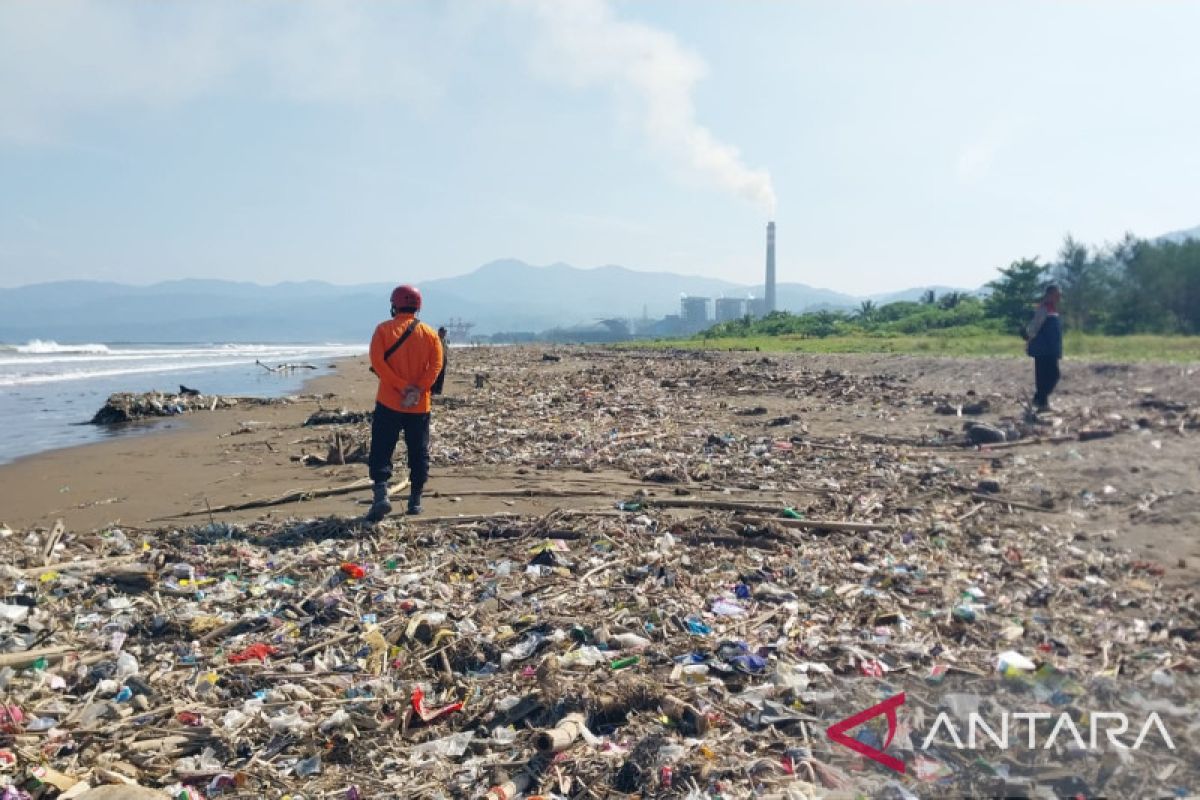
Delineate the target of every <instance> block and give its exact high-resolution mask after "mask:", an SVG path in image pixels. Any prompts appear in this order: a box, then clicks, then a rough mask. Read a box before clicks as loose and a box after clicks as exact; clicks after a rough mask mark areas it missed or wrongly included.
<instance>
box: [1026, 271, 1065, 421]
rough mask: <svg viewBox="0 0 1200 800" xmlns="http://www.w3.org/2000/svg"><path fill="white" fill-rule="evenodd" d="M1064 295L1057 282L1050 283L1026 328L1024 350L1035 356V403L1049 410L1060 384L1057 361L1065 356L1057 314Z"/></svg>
mask: <svg viewBox="0 0 1200 800" xmlns="http://www.w3.org/2000/svg"><path fill="white" fill-rule="evenodd" d="M1061 299H1062V292H1061V291H1060V290H1059V288H1058V287H1057V286H1056V285H1054V284H1050V285H1049V286H1047V287H1046V293H1045V295H1044V296H1043V297H1042V302H1041V303H1040V304H1038V307H1037V311H1036V312H1034V315H1033V320H1032V321H1031V322H1030V323H1029V326H1028V327H1027V328H1026V329H1025V341H1026V342H1027V344H1026V345H1025V352H1026V353H1028V354H1029V355H1030V356H1032V357H1033V379H1034V388H1035V392H1034V395H1033V406H1034V408H1035V409H1037V410H1038V411H1048V410H1049V408H1050V394H1051V392H1053V391H1054V387H1056V386H1057V385H1058V379H1059V369H1058V362H1059V361H1060V360H1061V359H1062V323H1061V322H1060V321H1059V318H1058V301H1059V300H1061Z"/></svg>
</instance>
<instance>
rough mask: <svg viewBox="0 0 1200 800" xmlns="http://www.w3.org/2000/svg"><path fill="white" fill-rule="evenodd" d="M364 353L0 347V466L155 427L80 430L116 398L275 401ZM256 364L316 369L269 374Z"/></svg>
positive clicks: (269, 347)
mask: <svg viewBox="0 0 1200 800" xmlns="http://www.w3.org/2000/svg"><path fill="white" fill-rule="evenodd" d="M366 350H367V348H366V345H365V344H363V345H342V344H321V345H313V344H294V345H277V344H262V345H257V344H170V345H165V344H164V345H157V344H100V343H94V344H59V343H57V342H53V341H36V340H35V341H32V342H26V343H24V344H15V345H14V344H0V463H7V462H10V461H12V460H14V459H16V458H20V457H21V456H26V455H31V454H33V453H39V452H42V451H44V450H52V449H56V448H60V447H70V446H73V445H78V444H86V443H88V442H94V441H99V440H101V439H104V438H107V437H111V436H126V435H136V434H138V433H144V432H146V431H147V430H152V429H153V428H154V427H155V426H156V425H157V424H159V423H149V424H133V425H126V426H114V427H108V428H106V427H104V426H98V425H87V424H80V423H86V422H87V421H88V420H90V419H91V418H92V416H93V415H94V414H95V413H96V411H97V410H99V408H100V407H101V406H102V405H104V401H105V400H107V399H108V397H109V395H111V394H113V393H115V392H146V391H165V392H166V391H169V392H174V391H178V389H179V385H180V384H184V385H186V386H188V387H189V388H193V389H198V390H200V391H201V392H204V393H205V394H231V395H253V396H257V397H280V396H283V395H287V394H293V393H295V392H297V391H299V389H300V387H301V386H302V385H303V383H304V382H305V381H306V380H308V379H309V378H312V377H315V376H318V375H322V374H325V373H326V372H327V370H328V365H329V363H330V362H331V361H333V360H334V359H338V358H345V357H347V356H354V355H360V354H363V353H365V352H366ZM255 361H262V362H263V363H264V364H270V365H272V366H275V365H278V364H283V363H288V364H313V365H315V366H317V367H318V369H316V370H308V369H304V370H295V371H291V372H283V373H270V372H267V371H266V370H264V369H263V368H262V367H260V366H258V365H257V364H256V363H255Z"/></svg>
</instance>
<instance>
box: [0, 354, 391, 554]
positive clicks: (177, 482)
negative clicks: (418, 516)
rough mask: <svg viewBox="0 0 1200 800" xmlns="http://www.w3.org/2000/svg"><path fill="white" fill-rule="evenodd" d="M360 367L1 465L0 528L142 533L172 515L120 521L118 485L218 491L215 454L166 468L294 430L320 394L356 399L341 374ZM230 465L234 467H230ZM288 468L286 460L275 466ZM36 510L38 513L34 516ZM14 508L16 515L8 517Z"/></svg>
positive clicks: (336, 363) (343, 367)
mask: <svg viewBox="0 0 1200 800" xmlns="http://www.w3.org/2000/svg"><path fill="white" fill-rule="evenodd" d="M365 361H366V359H365V357H364V356H350V357H346V358H339V359H335V360H333V361H331V362H330V364H329V365H328V366H327V368H326V369H325V370H323V373H322V374H319V375H313V376H310V377H308V378H306V379H305V380H304V381H303V382H302V383H301V385H300V388H299V390H298V391H296V392H292V393H288V394H285V395H280V397H288V398H297V400H296V401H295V402H289V403H280V404H278V405H266V406H247V407H246V408H245V409H243V408H239V407H235V408H229V409H221V410H218V411H211V412H207V411H199V412H194V413H191V414H185V415H181V416H178V417H164V418H156V419H152V420H147V421H146V423H147V424H148V425H149V426H151V428H152V429H150V430H146V431H141V432H137V433H132V434H129V435H123V434H118V435H115V436H112V437H111V438H105V439H101V440H99V441H93V442H84V443H81V444H74V445H69V446H67V447H58V448H53V449H51V450H43V451H41V452H38V453H31V454H28V455H23V456H19V457H18V458H16V459H14V460H13V461H10V462H8V463H6V464H0V524H7V525H9V526H10V527H14V528H17V527H33V526H36V525H49V524H51V523H53V521H54V519H56V518H60V517H61V518H63V520H64V522H65V523H66V524H67V527H68V529H71V528H75V529H86V530H92V529H98V528H101V527H105V526H109V525H113V526H121V525H126V526H141V525H147V524H150V523H153V522H154V521H155V518H156V517H161V516H162V515H163V514H165V513H167V512H168V511H174V510H176V509H175V508H160V512H159V513H157V514H156V513H154V512H151V511H149V508H148V507H146V506H145V505H144V504H142V503H135V504H134V509H136V510H137V511H136V513H135V514H133V518H132V519H126V518H125V517H124V516H122V515H120V514H116V513H115V511H116V509H115V508H113V507H114V506H117V505H118V504H119V503H122V502H123V501H124V500H125V499H126V498H125V497H124V496H123V495H122V493H121V491H120V489H121V488H122V487H121V486H120V484H121V483H123V482H127V481H129V480H130V479H131V476H133V475H140V476H144V477H145V478H146V479H148V480H151V481H154V482H155V484H156V485H157V486H158V487H160V488H161V489H163V493H164V495H170V494H176V495H177V494H180V493H183V494H188V495H189V496H190V495H191V494H194V493H195V489H196V488H197V486H199V488H200V489H201V491H202V490H203V489H204V488H205V487H210V486H214V485H218V486H219V485H220V483H219V482H220V479H221V474H220V473H221V471H222V470H221V469H219V467H220V465H221V462H220V461H215V462H214V461H213V460H212V457H213V456H215V455H216V453H213V452H208V453H207V455H208V456H209V458H208V460H207V463H204V464H193V465H183V469H184V470H186V472H183V473H182V474H181V471H180V469H178V468H177V465H176V464H175V463H173V462H174V461H177V460H186V459H187V458H188V457H189V455H191V454H197V455H198V454H200V453H202V452H204V451H206V450H207V451H212V450H214V449H216V448H214V447H213V443H214V439H216V441H217V447H218V448H219V447H220V446H221V443H222V437H224V438H225V439H229V438H233V437H234V436H235V435H237V434H235V433H234V432H235V431H237V430H240V429H246V428H251V429H252V428H255V427H258V428H260V429H262V430H268V429H270V428H271V426H281V425H286V424H291V423H293V422H295V423H296V424H298V423H299V422H302V421H303V420H304V418H306V417H307V416H308V414H309V413H311V412H312V410H315V409H316V407H317V405H318V404H319V399H318V398H319V396H321V395H323V394H327V393H329V392H332V393H333V394H335V395H337V397H338V399H339V401H344V400H348V399H350V397H354V396H356V393H357V391H356V387H351V389H350V392H349V395H350V397H345V395H346V394H347V392H346V391H345V388H344V387H343V385H342V384H343V383H344V382H345V378H344V377H343V374H344V372H345V371H348V370H349V369H353V368H354V365H356V364H358V363H360V362H361V363H363V364H365ZM364 371H365V366H364ZM368 374H369V373H368ZM246 396H251V395H246ZM372 397H373V394H372ZM297 418H298V419H297ZM80 424H90V423H80ZM130 424H135V425H136V424H142V423H141V421H138V422H134V423H130ZM171 454H176V455H177V458H173V459H172V458H169V456H170V455H171ZM179 454H182V455H179ZM129 459H133V460H135V461H136V463H137V465H138V469H136V470H132V471H128V472H127V471H126V468H127V467H128V466H129V462H128V460H129ZM237 461H239V460H236V459H235V461H234V462H230V463H231V464H235V463H236V462H237ZM287 463H288V462H287V461H286V460H285V461H284V462H283V464H279V466H284V465H286V464H287ZM114 468H116V469H114ZM189 473H192V474H189ZM47 481H50V482H55V481H57V487H56V488H54V489H53V491H52V490H51V489H50V487H48V486H46V485H45V484H46V482H47ZM214 482H216V483H214ZM269 483H270V484H271V485H274V484H275V483H277V481H274V480H271V481H269ZM65 495H72V498H71V499H72V500H75V499H76V498H78V500H77V502H74V503H72V502H70V501H65V502H64V500H63V498H64V496H65ZM160 496H163V495H160ZM18 498H19V499H18ZM54 501H57V502H54ZM39 504H40V505H41V508H42V511H41V512H38V511H36V510H33V509H37V508H38V506H39ZM167 505H169V504H167ZM213 505H216V503H213ZM14 508H15V509H17V510H16V511H15V512H14V510H13V509H14ZM110 508H111V509H112V510H113V512H114V513H112V514H109V513H105V509H110Z"/></svg>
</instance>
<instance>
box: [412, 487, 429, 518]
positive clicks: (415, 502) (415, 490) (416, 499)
mask: <svg viewBox="0 0 1200 800" xmlns="http://www.w3.org/2000/svg"><path fill="white" fill-rule="evenodd" d="M424 488H425V487H423V486H415V485H414V486H413V487H412V490H411V491H410V492H409V493H408V513H409V514H412V515H414V516H415V515H417V514H420V513H421V512H422V511H424V509H423V508H421V490H422V489H424Z"/></svg>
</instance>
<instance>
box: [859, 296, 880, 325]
mask: <svg viewBox="0 0 1200 800" xmlns="http://www.w3.org/2000/svg"><path fill="white" fill-rule="evenodd" d="M877 310H878V309H877V308H876V307H875V303H874V302H872V301H870V300H863V301H862V303H860V304H859V306H858V314H856V315H855V316H857V317H858V319H859V320H861V321H862V322H870V321H871V320H873V319H875V312H876V311H877Z"/></svg>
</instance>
